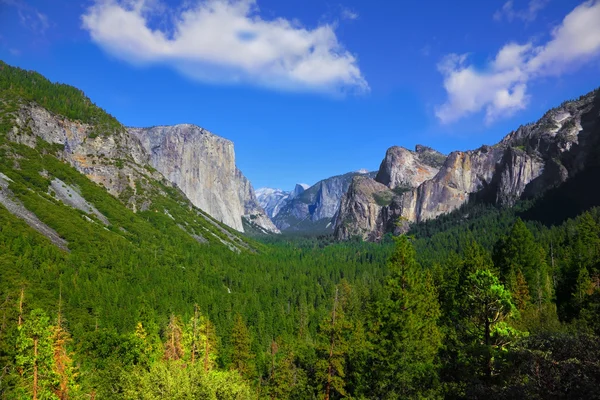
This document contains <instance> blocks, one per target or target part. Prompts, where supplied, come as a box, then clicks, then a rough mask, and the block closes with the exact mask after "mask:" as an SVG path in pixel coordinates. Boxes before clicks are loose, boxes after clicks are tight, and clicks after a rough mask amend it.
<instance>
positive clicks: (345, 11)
mask: <svg viewBox="0 0 600 400" xmlns="http://www.w3.org/2000/svg"><path fill="white" fill-rule="evenodd" d="M358 17H359V15H358V13H357V12H356V11H352V10H351V9H349V8H345V7H342V19H346V20H350V21H354V20H356V19H358Z"/></svg>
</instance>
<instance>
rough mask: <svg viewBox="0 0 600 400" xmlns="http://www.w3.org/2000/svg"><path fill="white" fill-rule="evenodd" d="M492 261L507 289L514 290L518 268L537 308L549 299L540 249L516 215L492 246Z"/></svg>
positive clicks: (545, 271) (550, 295)
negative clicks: (505, 234)
mask: <svg viewBox="0 0 600 400" xmlns="http://www.w3.org/2000/svg"><path fill="white" fill-rule="evenodd" d="M493 258H494V265H495V266H496V267H497V268H498V270H499V271H500V277H501V278H502V281H503V282H504V284H505V285H506V286H507V288H508V289H509V290H510V291H511V292H513V293H514V292H515V291H516V284H517V274H518V272H519V271H521V272H522V274H523V276H524V277H525V280H526V281H527V285H528V287H529V293H530V296H531V300H532V301H533V302H534V303H535V304H536V305H538V307H539V308H540V309H541V307H542V304H543V303H546V302H549V301H550V300H551V299H552V288H551V285H550V284H549V281H550V277H549V273H548V267H547V264H546V260H545V254H544V250H543V249H542V248H541V247H540V246H539V245H538V244H537V243H536V241H535V239H534V237H533V234H532V233H531V231H530V230H529V229H527V226H526V225H525V223H524V222H523V221H522V220H521V219H517V221H516V222H515V224H514V225H513V227H512V229H511V232H510V234H509V235H508V236H506V237H504V238H503V239H501V240H499V241H498V243H496V246H495V247H494V257H493Z"/></svg>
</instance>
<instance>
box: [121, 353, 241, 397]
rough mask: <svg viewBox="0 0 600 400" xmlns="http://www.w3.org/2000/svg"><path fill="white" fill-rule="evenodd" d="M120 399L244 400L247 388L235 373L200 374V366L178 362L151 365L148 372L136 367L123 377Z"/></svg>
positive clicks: (201, 370) (212, 372) (211, 372)
mask: <svg viewBox="0 0 600 400" xmlns="http://www.w3.org/2000/svg"><path fill="white" fill-rule="evenodd" d="M123 398H124V399H140V400H159V399H176V400H180V399H181V400H183V399H190V400H192V399H194V400H195V399H206V400H248V399H251V398H252V396H251V391H250V388H249V386H248V385H247V384H246V383H245V382H244V381H243V379H242V378H241V376H240V375H239V374H238V373H237V372H235V371H231V372H227V371H208V372H204V371H203V369H202V366H201V365H198V364H196V365H189V364H185V363H182V362H179V361H165V362H158V363H155V364H153V365H152V366H151V367H150V369H149V370H146V369H143V368H136V369H134V370H133V371H132V372H131V373H130V374H128V375H127V376H126V378H125V384H124V388H123Z"/></svg>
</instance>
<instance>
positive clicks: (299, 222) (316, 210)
mask: <svg viewBox="0 0 600 400" xmlns="http://www.w3.org/2000/svg"><path fill="white" fill-rule="evenodd" d="M363 175H364V176H374V175H375V174H374V173H368V172H367V173H365V172H350V173H347V174H344V175H338V176H333V177H331V178H327V179H323V180H322V181H319V182H317V183H316V184H314V185H313V186H311V187H309V188H306V189H305V188H304V187H301V186H299V185H296V188H295V190H294V192H292V193H291V194H290V196H289V197H288V198H287V199H285V201H284V204H283V205H281V206H280V207H279V211H278V212H277V214H276V215H275V216H274V217H273V222H274V223H275V225H276V226H277V227H278V228H279V229H280V230H282V231H286V230H287V231H301V232H323V231H332V230H333V218H334V217H335V216H336V215H337V212H338V210H339V207H340V200H341V198H342V196H343V195H344V194H345V193H346V191H347V190H348V187H349V186H350V182H351V181H352V178H353V177H354V176H363ZM304 189H305V190H304Z"/></svg>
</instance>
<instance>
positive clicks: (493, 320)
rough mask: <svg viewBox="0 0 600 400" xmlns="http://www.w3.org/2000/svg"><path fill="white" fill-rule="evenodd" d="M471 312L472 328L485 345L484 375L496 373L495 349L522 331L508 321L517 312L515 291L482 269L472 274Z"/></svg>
mask: <svg viewBox="0 0 600 400" xmlns="http://www.w3.org/2000/svg"><path fill="white" fill-rule="evenodd" d="M467 289H468V292H469V294H468V301H467V310H466V311H467V313H468V314H467V315H468V316H469V321H470V332H471V335H472V338H473V339H475V341H476V344H478V345H479V346H481V347H482V349H483V364H484V367H483V369H484V376H485V377H486V378H487V379H488V380H489V379H490V378H491V377H492V374H493V365H492V361H493V357H494V351H495V350H498V349H501V348H503V347H504V346H506V345H508V344H509V343H510V342H511V341H512V340H514V339H515V337H516V336H518V335H519V333H518V332H517V331H516V330H514V329H512V328H511V327H510V326H508V325H507V324H506V320H507V319H508V318H510V317H511V316H512V315H515V314H516V313H517V310H516V308H515V306H514V304H513V302H512V297H511V294H510V292H509V291H508V290H506V289H505V288H504V286H503V285H502V284H501V283H500V281H499V280H498V278H496V277H495V276H494V274H493V273H492V272H491V271H489V270H479V271H477V272H475V273H473V274H471V275H470V276H469V280H468V286H467Z"/></svg>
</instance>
